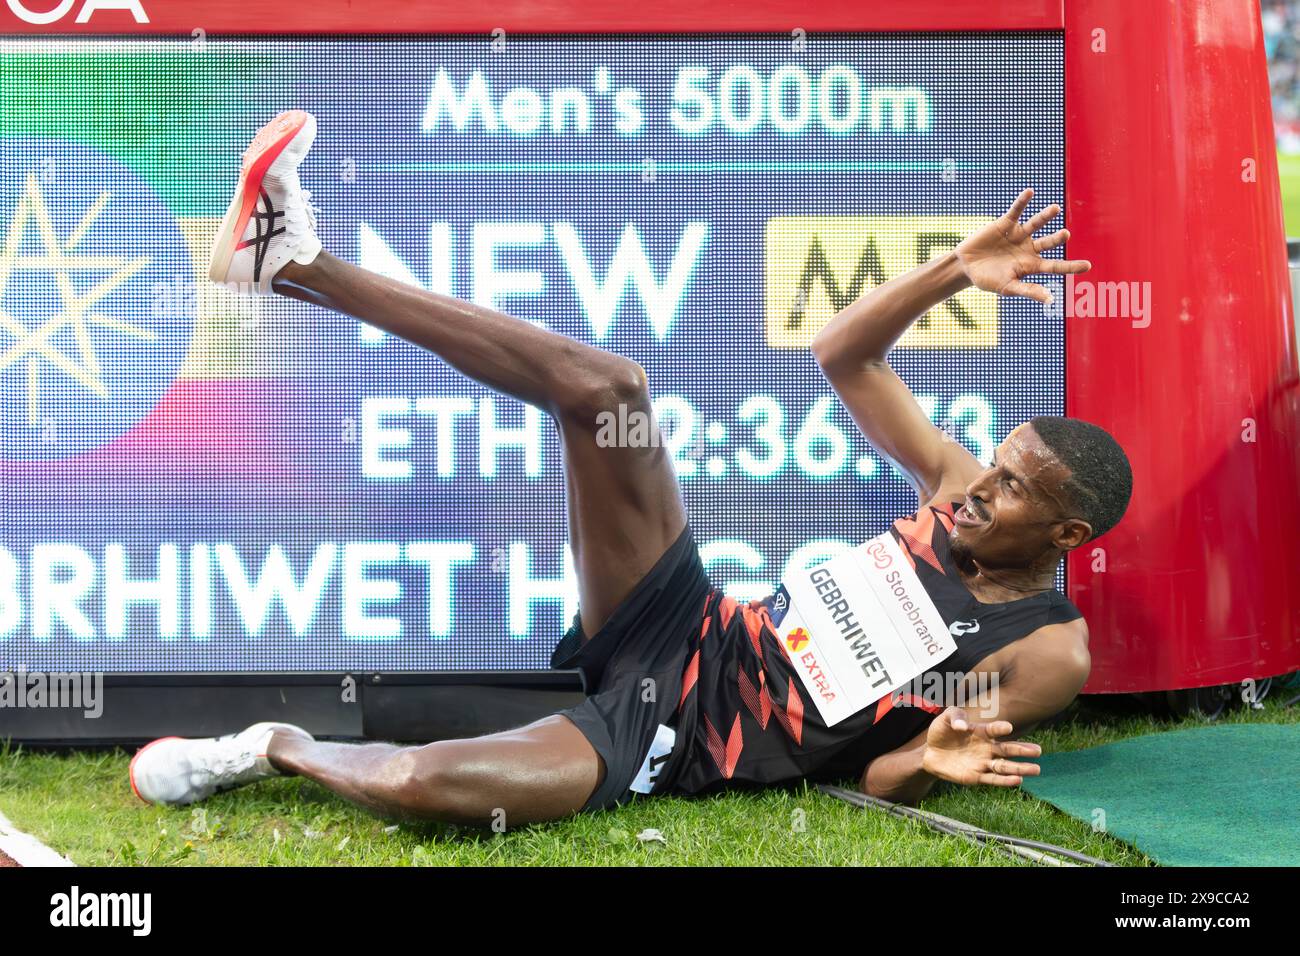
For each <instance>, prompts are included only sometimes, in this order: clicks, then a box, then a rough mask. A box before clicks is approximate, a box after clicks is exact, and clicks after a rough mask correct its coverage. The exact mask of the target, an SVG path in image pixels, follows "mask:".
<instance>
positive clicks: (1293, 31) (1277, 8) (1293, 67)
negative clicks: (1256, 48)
mask: <svg viewBox="0 0 1300 956" xmlns="http://www.w3.org/2000/svg"><path fill="white" fill-rule="evenodd" d="M1260 8H1261V13H1262V14H1263V17H1264V49H1265V50H1266V51H1267V52H1268V78H1269V85H1270V86H1271V87H1272V89H1273V124H1274V126H1275V127H1276V128H1277V147H1278V149H1279V150H1280V151H1282V152H1284V153H1300V0H1261V2H1260Z"/></svg>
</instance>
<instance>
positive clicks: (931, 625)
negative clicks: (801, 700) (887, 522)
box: [772, 532, 957, 727]
mask: <svg viewBox="0 0 1300 956" xmlns="http://www.w3.org/2000/svg"><path fill="white" fill-rule="evenodd" d="M772 624H773V626H774V627H775V628H776V635H777V638H778V639H779V640H780V641H781V645H782V646H783V647H784V648H785V649H786V651H787V652H788V653H789V655H790V660H791V662H793V664H794V669H795V670H796V671H798V673H799V677H800V679H801V680H802V681H803V685H804V687H805V688H806V689H807V690H808V694H809V696H811V697H812V699H813V703H814V704H815V705H816V707H817V712H818V713H819V714H820V715H821V718H822V721H823V722H824V723H825V724H826V726H828V727H830V726H833V725H835V724H838V723H839V722H840V721H842V720H845V719H846V718H848V717H851V716H852V715H853V714H856V713H857V712H858V711H860V710H862V709H863V708H864V707H868V706H870V705H871V704H874V703H875V702H876V701H878V700H880V698H882V697H884V696H885V695H886V694H890V693H892V692H893V691H895V690H897V689H898V688H900V687H902V686H903V685H904V684H906V683H908V682H910V681H911V680H913V679H914V678H915V677H917V676H919V675H920V674H922V673H923V672H925V671H926V670H929V669H930V668H931V667H933V666H934V665H935V664H937V663H939V662H940V661H943V660H944V659H945V658H947V657H948V656H949V655H951V654H952V652H953V651H955V650H956V649H957V642H956V641H955V640H953V638H952V636H951V635H950V634H949V633H948V628H947V625H945V624H944V620H943V616H942V615H941V614H940V613H939V610H938V608H936V607H935V606H934V602H933V601H931V600H930V595H928V594H927V593H926V592H925V588H924V587H922V586H921V581H920V579H919V578H918V577H917V576H916V572H915V571H913V570H912V566H911V564H910V563H909V562H908V560H907V557H906V556H905V555H904V554H903V550H902V548H900V547H899V546H898V543H897V542H896V541H894V537H893V535H891V534H890V533H889V532H885V533H884V534H882V535H880V536H879V537H876V538H872V539H871V540H870V541H867V542H865V543H864V544H862V545H860V546H859V547H856V548H854V549H853V550H852V551H849V552H848V553H846V554H841V555H839V556H838V557H834V558H831V559H830V560H829V561H824V562H822V563H821V564H817V565H814V566H813V567H811V568H807V569H806V570H804V571H802V572H800V573H799V574H798V575H796V576H795V577H794V578H793V579H792V580H790V581H788V582H786V583H784V584H782V586H781V589H780V590H779V591H778V592H777V593H776V595H775V597H774V598H773V600H772Z"/></svg>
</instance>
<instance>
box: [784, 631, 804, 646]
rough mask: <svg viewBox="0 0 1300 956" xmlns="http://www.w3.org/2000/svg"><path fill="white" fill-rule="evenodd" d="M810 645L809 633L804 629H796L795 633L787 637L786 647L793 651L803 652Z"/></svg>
mask: <svg viewBox="0 0 1300 956" xmlns="http://www.w3.org/2000/svg"><path fill="white" fill-rule="evenodd" d="M807 643H808V632H807V631H806V630H804V629H803V628H802V627H796V628H795V629H794V630H793V631H791V632H790V633H789V634H787V635H786V636H785V645H786V647H788V648H790V650H792V651H801V650H803V649H804V646H805V645H806V644H807Z"/></svg>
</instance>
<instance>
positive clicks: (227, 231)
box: [208, 110, 315, 282]
mask: <svg viewBox="0 0 1300 956" xmlns="http://www.w3.org/2000/svg"><path fill="white" fill-rule="evenodd" d="M303 130H309V131H310V138H309V139H308V141H307V146H306V148H304V150H303V154H304V155H306V152H307V149H310V148H311V140H312V139H315V122H314V121H313V119H312V117H311V115H310V114H309V113H306V112H304V111H303V110H286V111H285V112H283V113H281V114H280V115H279V116H277V117H276V118H275V119H273V120H271V122H269V123H267V124H266V125H265V126H263V127H262V128H261V129H260V130H258V131H257V135H256V136H254V137H253V141H252V142H251V143H249V144H248V149H246V150H244V160H243V165H242V168H241V170H240V173H239V185H238V186H236V187H235V198H234V199H233V200H231V202H230V207H229V208H228V209H227V210H226V215H225V217H224V218H223V219H222V220H221V228H220V230H219V231H218V232H217V243H216V246H215V247H214V248H213V250H212V266H211V268H210V269H209V270H208V278H210V279H211V280H212V281H213V282H225V281H226V277H227V276H229V275H230V264H231V262H233V261H234V258H235V253H236V251H238V247H239V237H240V236H242V235H243V234H244V231H245V230H246V229H247V228H248V220H249V219H251V218H252V217H253V212H254V210H256V209H257V199H258V196H260V195H261V192H262V182H263V180H265V179H266V174H267V172H268V171H270V169H271V166H272V165H273V164H274V163H275V161H276V160H277V159H279V158H280V154H281V153H283V152H284V151H285V148H286V147H288V145H289V144H290V143H291V142H292V141H293V140H294V138H295V137H296V136H298V135H299V134H300V133H302V131H303Z"/></svg>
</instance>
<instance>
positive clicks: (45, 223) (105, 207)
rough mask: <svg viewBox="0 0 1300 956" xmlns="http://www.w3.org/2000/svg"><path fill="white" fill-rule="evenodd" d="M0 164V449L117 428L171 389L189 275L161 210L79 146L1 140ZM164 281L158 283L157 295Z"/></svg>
mask: <svg viewBox="0 0 1300 956" xmlns="http://www.w3.org/2000/svg"><path fill="white" fill-rule="evenodd" d="M4 160H5V161H4V163H3V167H2V169H0V230H2V233H0V235H3V239H0V243H3V244H2V245H0V458H3V459H9V460H29V459H51V458H66V457H69V456H71V455H75V454H78V453H81V452H84V451H88V450H90V449H92V448H97V447H99V446H101V445H103V444H105V443H107V442H110V441H112V440H113V439H115V438H117V437H119V436H121V435H122V434H123V433H125V432H126V431H128V430H130V429H131V428H133V427H134V426H135V425H136V424H137V423H138V422H139V421H140V420H141V419H142V418H144V417H145V416H146V415H147V414H149V412H150V411H152V410H153V408H154V406H155V405H156V404H157V403H158V401H159V399H160V398H162V396H163V394H164V393H165V392H166V391H167V390H168V388H170V387H171V384H172V382H173V380H174V379H175V378H176V375H177V373H178V372H179V370H180V367H181V365H182V363H183V362H184V360H185V357H186V355H187V354H188V353H189V348H190V341H191V339H192V337H193V333H194V324H195V311H196V309H195V301H194V297H193V296H184V295H175V294H170V293H171V290H173V289H174V288H175V287H176V286H177V285H178V283H180V282H182V281H189V282H190V283H191V286H192V277H193V275H194V270H193V265H192V263H191V260H190V253H189V248H188V246H187V245H186V242H185V238H184V236H183V234H182V233H181V230H180V227H179V226H178V225H177V222H176V219H175V217H174V216H173V215H172V213H171V211H170V210H169V209H168V208H167V207H166V206H165V205H164V204H163V202H162V201H161V200H160V199H159V198H158V196H157V195H156V194H155V193H154V191H153V189H152V188H151V187H150V186H149V185H148V184H147V183H145V182H144V181H143V180H142V179H141V178H140V177H139V176H138V175H137V174H136V173H135V172H133V171H132V170H130V169H128V168H127V167H126V166H124V165H122V164H121V163H119V162H117V161H116V160H115V159H113V158H111V157H109V156H106V155H105V154H103V153H100V152H98V151H97V150H93V149H90V148H88V147H85V146H82V145H79V144H75V143H69V142H64V141H57V140H46V139H35V138H31V139H9V140H6V141H5V144H4ZM159 290H162V291H163V292H165V293H168V294H160V292H159Z"/></svg>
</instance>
